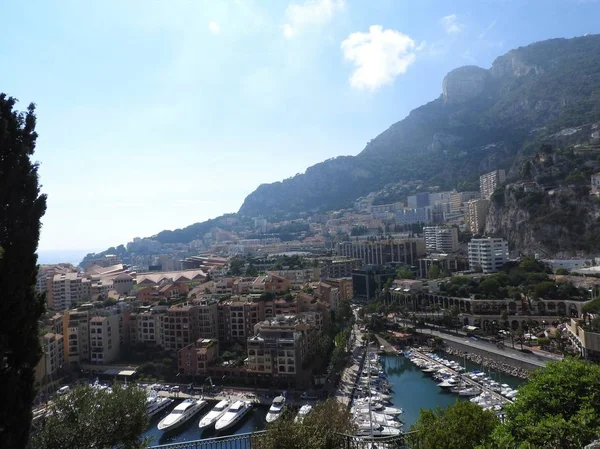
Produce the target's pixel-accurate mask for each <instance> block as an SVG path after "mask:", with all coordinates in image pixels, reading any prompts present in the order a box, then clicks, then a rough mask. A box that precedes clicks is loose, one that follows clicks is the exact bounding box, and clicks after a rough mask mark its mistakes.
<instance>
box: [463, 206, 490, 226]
mask: <svg viewBox="0 0 600 449" xmlns="http://www.w3.org/2000/svg"><path fill="white" fill-rule="evenodd" d="M489 208H490V200H471V201H469V202H468V203H467V208H466V212H465V222H466V225H467V228H468V230H469V232H471V233H472V234H480V233H481V231H482V230H483V229H484V227H485V220H486V218H487V213H488V210H489Z"/></svg>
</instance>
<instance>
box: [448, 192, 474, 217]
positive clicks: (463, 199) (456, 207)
mask: <svg viewBox="0 0 600 449" xmlns="http://www.w3.org/2000/svg"><path fill="white" fill-rule="evenodd" d="M480 198H481V192H475V191H467V192H456V193H453V194H452V196H451V198H450V210H451V211H452V212H461V211H463V210H464V209H465V207H466V203H468V202H469V201H471V200H478V199H480Z"/></svg>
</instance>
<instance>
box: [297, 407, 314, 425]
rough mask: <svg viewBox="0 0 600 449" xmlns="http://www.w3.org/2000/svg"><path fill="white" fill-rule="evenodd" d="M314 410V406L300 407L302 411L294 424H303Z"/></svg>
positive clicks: (299, 411)
mask: <svg viewBox="0 0 600 449" xmlns="http://www.w3.org/2000/svg"><path fill="white" fill-rule="evenodd" d="M312 409H313V408H312V405H310V404H304V405H303V406H302V407H300V410H298V414H297V415H296V417H295V418H294V422H302V420H303V419H304V417H305V416H306V415H308V414H310V412H312Z"/></svg>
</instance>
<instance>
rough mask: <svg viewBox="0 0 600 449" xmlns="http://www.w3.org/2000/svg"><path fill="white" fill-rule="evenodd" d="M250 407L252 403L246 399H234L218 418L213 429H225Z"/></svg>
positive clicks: (240, 417)
mask: <svg viewBox="0 0 600 449" xmlns="http://www.w3.org/2000/svg"><path fill="white" fill-rule="evenodd" d="M251 409H252V404H251V403H250V402H246V401H236V402H234V403H233V404H232V405H231V407H229V408H228V409H227V411H226V412H225V413H224V414H223V416H221V417H220V418H219V420H218V421H217V422H216V424H215V430H225V429H228V428H230V427H231V426H233V425H234V424H236V423H237V422H239V421H240V419H242V418H243V417H244V415H245V414H246V413H248V412H249V411H250V410H251Z"/></svg>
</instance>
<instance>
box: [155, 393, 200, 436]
mask: <svg viewBox="0 0 600 449" xmlns="http://www.w3.org/2000/svg"><path fill="white" fill-rule="evenodd" d="M207 405H208V402H206V401H205V400H204V399H186V400H185V401H183V402H182V403H180V404H179V405H177V407H175V408H174V409H173V410H172V411H171V413H169V414H168V415H167V416H166V417H165V418H163V419H162V420H161V421H160V422H159V423H158V430H165V431H166V430H173V429H176V428H177V427H179V426H181V425H182V424H183V423H186V422H187V421H189V420H190V419H192V418H193V417H194V416H195V415H196V414H197V413H199V412H200V410H202V409H203V408H204V407H206V406H207Z"/></svg>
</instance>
